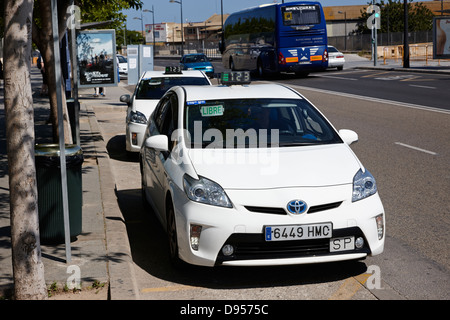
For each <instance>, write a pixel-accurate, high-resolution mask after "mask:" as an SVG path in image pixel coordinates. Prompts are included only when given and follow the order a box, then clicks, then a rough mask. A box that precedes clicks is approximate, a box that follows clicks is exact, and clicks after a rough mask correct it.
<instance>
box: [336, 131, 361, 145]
mask: <svg viewBox="0 0 450 320" xmlns="http://www.w3.org/2000/svg"><path fill="white" fill-rule="evenodd" d="M339 135H340V136H341V138H342V140H344V142H345V143H346V144H348V145H351V144H352V143H356V142H358V134H357V133H356V132H355V131H353V130H348V129H341V130H339Z"/></svg>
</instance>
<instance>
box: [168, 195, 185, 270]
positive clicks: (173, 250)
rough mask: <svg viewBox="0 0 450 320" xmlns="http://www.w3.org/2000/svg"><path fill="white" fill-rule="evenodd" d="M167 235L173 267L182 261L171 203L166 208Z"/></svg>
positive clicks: (178, 265) (179, 264)
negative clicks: (179, 254)
mask: <svg viewBox="0 0 450 320" xmlns="http://www.w3.org/2000/svg"><path fill="white" fill-rule="evenodd" d="M167 237H168V240H169V259H170V263H171V264H172V265H173V266H174V267H180V266H181V264H182V262H181V259H180V258H179V256H178V238H177V225H176V222H175V211H174V209H173V205H172V203H170V204H169V205H168V208H167Z"/></svg>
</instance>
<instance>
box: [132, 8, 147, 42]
mask: <svg viewBox="0 0 450 320" xmlns="http://www.w3.org/2000/svg"><path fill="white" fill-rule="evenodd" d="M133 19H134V20H141V34H142V36H143V37H144V44H145V33H144V22H143V20H144V19H142V11H141V17H140V18H139V17H134V18H133Z"/></svg>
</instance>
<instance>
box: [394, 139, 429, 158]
mask: <svg viewBox="0 0 450 320" xmlns="http://www.w3.org/2000/svg"><path fill="white" fill-rule="evenodd" d="M395 144H397V145H399V146H402V147H405V148H410V149H413V150H417V151H420V152H425V153H428V154H431V155H433V156H435V155H437V153H436V152H433V151H428V150H425V149H421V148H418V147H414V146H410V145H409V144H405V143H401V142H396V143H395Z"/></svg>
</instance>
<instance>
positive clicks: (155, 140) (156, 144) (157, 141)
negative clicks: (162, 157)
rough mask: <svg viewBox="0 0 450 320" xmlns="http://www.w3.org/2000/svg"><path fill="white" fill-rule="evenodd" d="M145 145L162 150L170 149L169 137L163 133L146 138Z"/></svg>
mask: <svg viewBox="0 0 450 320" xmlns="http://www.w3.org/2000/svg"><path fill="white" fill-rule="evenodd" d="M144 145H145V147H147V148H152V149H155V150H157V151H161V152H164V151H169V138H167V136H165V135H163V134H159V135H157V136H150V137H148V138H147V139H145V142H144Z"/></svg>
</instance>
